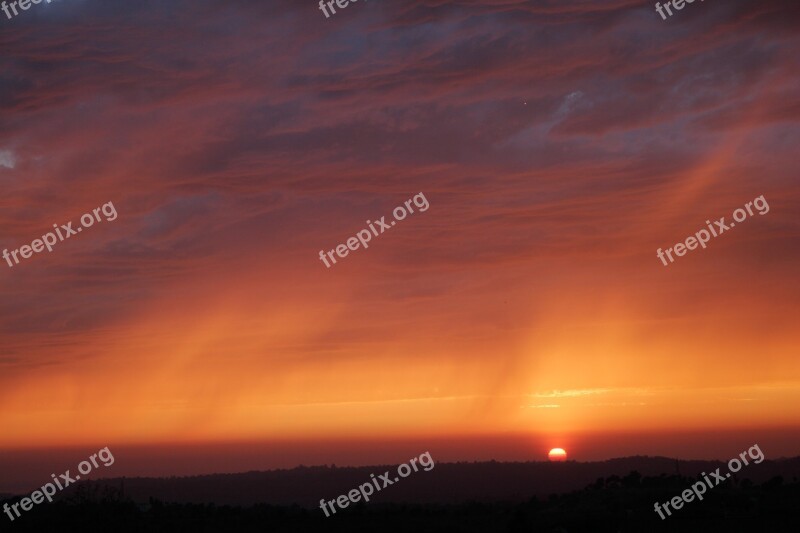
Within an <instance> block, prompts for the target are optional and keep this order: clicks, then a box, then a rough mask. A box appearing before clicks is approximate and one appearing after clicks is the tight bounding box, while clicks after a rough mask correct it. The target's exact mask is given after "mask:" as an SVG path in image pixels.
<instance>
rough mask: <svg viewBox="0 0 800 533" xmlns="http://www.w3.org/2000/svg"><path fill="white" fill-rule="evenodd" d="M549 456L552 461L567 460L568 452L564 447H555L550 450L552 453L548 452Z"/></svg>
mask: <svg viewBox="0 0 800 533" xmlns="http://www.w3.org/2000/svg"><path fill="white" fill-rule="evenodd" d="M547 458H548V459H550V460H551V461H566V460H567V452H565V451H564V449H563V448H553V449H552V450H550V453H548V454H547Z"/></svg>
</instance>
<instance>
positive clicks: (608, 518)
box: [0, 471, 800, 533]
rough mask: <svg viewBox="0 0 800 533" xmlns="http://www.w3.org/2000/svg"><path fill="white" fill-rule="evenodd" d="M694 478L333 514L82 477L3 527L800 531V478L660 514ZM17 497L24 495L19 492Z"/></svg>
mask: <svg viewBox="0 0 800 533" xmlns="http://www.w3.org/2000/svg"><path fill="white" fill-rule="evenodd" d="M695 481H697V479H696V478H693V477H686V476H679V475H672V476H667V475H663V474H662V475H660V476H650V477H643V476H642V475H641V474H639V473H638V472H636V471H633V472H630V473H629V474H627V475H625V476H617V475H612V476H609V477H600V478H598V479H597V480H596V481H595V482H593V483H591V484H590V485H589V486H588V487H586V488H585V489H583V490H579V491H573V492H570V493H567V494H563V495H555V494H553V495H550V496H549V497H545V498H536V497H532V498H530V499H529V500H528V501H526V502H524V503H478V502H467V503H463V504H458V505H454V504H421V505H420V504H416V505H415V504H391V503H388V504H387V503H373V502H371V503H368V504H364V503H358V504H356V505H351V507H349V508H348V509H344V510H338V512H337V513H336V514H335V515H334V516H331V517H329V518H326V517H325V516H324V514H323V513H322V511H321V510H319V509H308V508H304V507H300V506H297V505H294V506H271V505H263V504H260V505H254V506H250V507H231V506H217V505H212V504H175V503H172V504H166V503H163V502H161V501H158V500H155V499H151V500H150V501H149V502H148V503H134V502H132V501H130V500H128V499H127V498H126V497H124V496H123V495H122V494H121V492H120V491H117V490H114V489H113V488H109V487H101V486H100V485H97V484H95V485H85V486H83V487H79V490H78V491H76V492H74V493H73V494H71V495H70V496H69V497H68V498H66V499H63V500H61V501H58V502H55V503H52V504H43V505H37V506H35V507H34V508H33V509H32V510H31V511H28V512H26V513H24V514H23V516H22V517H21V518H19V519H17V520H15V521H14V522H13V523H11V522H10V521H9V520H8V518H7V517H4V518H3V519H2V520H3V522H2V523H3V525H2V526H0V530H2V531H18V532H31V533H34V532H35V533H43V532H50V531H52V532H73V531H74V532H82V533H95V532H97V533H111V532H113V533H134V532H136V533H139V532H148V533H149V532H152V533H161V532H164V533H176V532H191V533H202V532H208V533H216V532H220V533H250V532H252V533H256V532H258V533H265V532H270V533H272V532H274V533H279V532H302V533H307V532H316V531H332V532H343V533H344V532H347V533H358V532H364V533H367V532H370V533H374V532H378V531H379V532H382V533H383V532H386V533H391V532H404V533H405V532H412V533H425V532H431V533H433V532H437V533H438V532H448V533H450V532H452V533H455V532H464V533H471V532H491V533H494V532H509V533H522V532H525V533H531V532H564V533H575V532H592V533H597V532H609V533H611V532H631V533H633V532H636V533H641V532H651V531H652V532H661V531H664V532H667V531H669V532H673V531H674V532H701V531H702V532H703V533H712V532H718V531H725V532H742V533H744V532H747V533H753V532H760V531H768V532H770V533H780V532H792V533H796V532H797V531H798V526H799V525H800V483H798V482H797V481H796V480H792V481H791V482H786V481H785V480H784V479H783V478H782V477H780V476H777V477H774V478H772V479H770V480H767V481H766V482H763V483H761V484H755V483H753V482H750V481H749V480H744V481H741V482H732V481H728V482H726V483H724V484H721V485H719V486H717V487H715V488H713V489H710V490H709V491H708V492H707V493H706V494H705V496H704V498H705V499H704V500H702V501H693V502H690V503H687V504H685V505H684V507H683V508H682V509H680V510H677V511H674V512H673V515H672V516H671V517H668V518H667V519H666V520H661V519H660V518H659V517H658V515H657V514H656V513H655V512H654V510H653V504H654V503H655V502H656V501H658V502H665V501H667V500H669V499H671V498H672V497H673V496H676V495H678V494H680V493H681V492H682V491H683V490H685V489H686V488H688V487H689V486H690V485H691V484H692V483H694V482H695ZM12 501H17V499H16V498H15V499H14V500H12Z"/></svg>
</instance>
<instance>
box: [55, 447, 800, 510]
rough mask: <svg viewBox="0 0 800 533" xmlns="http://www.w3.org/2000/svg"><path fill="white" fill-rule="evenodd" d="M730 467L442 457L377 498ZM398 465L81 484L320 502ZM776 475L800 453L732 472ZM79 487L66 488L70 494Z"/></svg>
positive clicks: (222, 501) (562, 489)
mask: <svg viewBox="0 0 800 533" xmlns="http://www.w3.org/2000/svg"><path fill="white" fill-rule="evenodd" d="M718 467H720V469H721V472H727V466H726V465H725V464H723V463H721V462H718V461H676V460H675V459H669V458H666V457H626V458H621V459H612V460H608V461H602V462H589V463H579V462H574V461H567V462H565V463H547V462H524V463H520V462H517V463H499V462H494V461H491V462H480V463H464V462H460V463H439V464H436V466H435V468H434V469H433V470H430V471H428V472H425V471H423V470H422V469H420V470H419V471H418V472H415V473H411V475H409V476H408V477H407V478H405V479H400V480H399V481H397V482H396V483H394V484H393V485H391V486H388V487H386V488H384V489H382V490H381V491H379V492H376V493H375V494H374V495H373V496H372V501H374V502H384V503H390V502H391V503H403V502H408V503H441V504H446V503H460V502H465V501H476V502H500V501H505V502H521V501H527V500H528V499H530V498H531V497H532V496H537V497H547V496H549V495H550V494H563V493H566V492H570V491H575V490H580V489H583V488H585V487H587V486H588V485H590V484H592V483H594V482H596V480H597V479H598V478H601V477H604V478H609V477H613V476H618V477H619V478H623V477H624V476H626V475H628V474H629V473H630V472H631V471H637V472H638V473H639V474H641V475H642V476H651V477H653V476H660V475H666V476H671V475H674V474H676V472H677V471H679V472H680V475H681V476H686V477H691V478H695V477H697V476H698V474H700V473H701V472H706V473H708V472H712V471H714V470H715V469H716V468H718ZM396 468H397V467H396V465H378V466H370V467H346V468H340V467H335V466H314V467H304V466H300V467H297V468H293V469H291V470H271V471H266V472H247V473H240V474H214V475H205V476H193V477H172V478H124V479H120V478H117V479H106V480H99V481H92V482H87V483H84V482H81V483H79V484H78V485H77V486H78V487H83V490H89V491H91V492H95V493H99V492H103V491H107V490H123V491H124V496H125V498H129V499H131V500H133V501H134V502H141V503H144V502H147V501H148V500H149V499H150V498H151V497H152V498H155V499H157V500H161V501H164V502H174V503H214V504H217V505H226V504H227V505H252V504H257V503H267V504H272V505H291V504H298V505H301V506H305V507H318V506H319V500H320V499H321V498H325V499H327V500H331V499H333V498H335V497H336V496H338V495H340V494H345V493H347V492H348V491H350V490H351V489H354V488H357V487H358V486H359V485H360V484H362V483H367V482H369V481H370V480H371V479H372V478H371V477H370V474H375V476H378V475H380V474H382V473H383V472H385V471H386V470H388V471H389V472H390V478H391V479H394V477H396V476H397V474H396ZM776 476H782V477H783V478H784V479H785V480H786V481H787V482H792V481H797V478H800V458H793V459H783V460H775V461H769V460H767V461H764V462H762V463H761V464H758V465H756V464H751V465H749V466H746V467H744V468H743V469H742V470H741V471H740V472H739V473H738V474H736V475H734V477H733V478H732V479H733V480H734V483H738V482H740V481H741V480H744V479H749V480H751V481H753V482H754V483H757V484H760V483H763V482H765V481H767V480H769V479H771V478H774V477H776ZM72 491H73V489H68V490H67V491H66V494H65V495H66V496H69V495H70V494H71V493H72Z"/></svg>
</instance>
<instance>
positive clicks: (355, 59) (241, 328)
mask: <svg viewBox="0 0 800 533" xmlns="http://www.w3.org/2000/svg"><path fill="white" fill-rule="evenodd" d="M799 12H800V8H798V5H797V2H795V1H789V0H785V1H778V0H764V1H727V0H726V1H724V2H723V1H708V2H703V3H700V2H695V3H694V4H692V5H687V6H686V8H685V9H683V10H682V11H680V12H678V13H676V15H675V16H673V17H672V18H671V19H669V20H667V21H662V20H661V17H659V16H658V15H657V14H656V13H655V11H654V9H653V7H652V3H650V2H640V1H632V0H594V1H582V0H581V1H578V0H572V1H555V0H553V1H515V0H482V1H466V0H465V1H442V0H425V1H405V0H385V1H380V2H378V1H370V2H367V1H362V2H357V3H354V4H351V5H350V6H348V7H347V8H346V9H344V10H341V11H339V12H337V14H336V15H335V16H333V17H331V18H330V19H326V18H325V17H324V15H322V13H321V12H320V11H319V9H318V6H317V4H316V3H315V2H314V1H312V0H307V1H303V2H299V1H297V0H292V1H288V0H287V1H282V0H268V1H264V2H245V1H231V0H226V1H225V2H222V1H209V0H206V1H198V0H193V1H191V2H190V1H184V0H170V1H168V2H165V1H158V2H156V1H141V2H122V1H116V0H114V1H104V2H100V1H97V0H65V1H62V2H54V3H52V4H49V5H48V4H45V3H42V4H39V5H33V6H31V8H30V9H29V10H28V11H24V12H21V14H20V15H19V16H17V17H15V18H14V19H13V20H7V19H6V17H5V16H4V15H2V13H0V187H2V191H3V194H2V196H1V197H0V247H2V248H3V249H8V250H14V249H17V248H20V247H21V246H23V245H26V244H28V245H29V244H30V243H31V241H33V240H34V239H37V238H40V237H41V236H42V235H43V234H44V233H47V232H48V231H50V230H51V229H52V227H53V224H56V223H57V224H59V225H60V224H66V223H67V222H68V221H73V225H75V224H77V223H78V220H79V219H80V216H81V215H82V214H84V213H86V212H91V210H92V209H94V208H96V207H99V206H101V205H103V204H105V203H107V202H113V205H114V206H115V208H116V210H117V212H118V218H117V219H116V220H114V221H106V220H103V222H101V223H97V224H95V225H94V226H93V227H92V228H90V229H85V230H84V231H83V232H82V233H81V234H80V235H76V236H73V237H71V238H70V239H68V240H66V241H64V242H60V243H58V244H57V245H56V246H55V247H54V249H53V252H52V253H48V252H47V251H44V252H43V253H38V254H35V255H34V256H33V257H32V258H30V259H26V260H24V261H22V262H21V263H20V264H19V265H15V266H14V267H13V268H9V267H8V265H7V264H6V263H5V261H2V262H0V291H2V299H0V428H2V430H0V467H2V468H3V469H4V470H5V469H9V468H11V466H10V465H11V463H15V462H17V458H18V457H20V455H19V454H21V453H23V452H24V453H33V452H31V450H34V451H36V453H38V454H39V455H40V456H43V455H46V454H47V453H49V452H48V450H55V449H66V448H69V449H75V450H79V451H80V452H79V454H78V455H79V456H85V455H88V454H89V453H92V452H94V451H96V450H97V449H99V448H102V447H104V446H112V449H113V446H117V447H122V448H124V447H126V446H127V447H130V449H134V448H136V449H137V450H140V451H141V450H144V449H151V450H155V451H154V452H153V453H154V454H157V453H161V454H164V453H172V452H169V450H170V449H171V447H173V446H182V447H186V446H212V445H213V446H217V445H227V444H230V445H232V446H233V445H238V444H236V443H263V446H264V449H268V448H269V447H270V446H278V444H276V443H283V444H280V446H284V447H291V448H292V449H293V450H294V452H293V453H294V455H292V456H291V459H286V458H285V457H284V458H283V459H282V460H279V459H278V458H275V460H274V461H272V460H269V461H263V460H262V461H261V462H258V461H256V459H254V462H253V463H252V464H249V463H248V464H245V463H246V462H243V463H242V464H237V465H236V468H242V469H247V468H248V467H250V466H253V467H255V466H258V467H263V468H267V467H270V466H276V465H284V466H291V465H292V464H299V463H305V464H322V463H332V462H336V463H343V464H348V463H352V464H355V463H362V462H364V461H367V459H364V458H365V457H368V458H372V457H378V455H379V454H378V455H375V454H376V452H375V450H376V449H378V450H380V449H381V446H382V444H381V443H386V444H385V445H386V446H388V447H387V448H385V449H386V450H389V449H390V447H391V446H394V445H396V444H397V443H398V442H413V443H415V445H414V446H413V447H410V448H409V449H410V450H411V452H412V453H419V452H421V451H423V448H420V447H419V446H425V447H426V448H424V449H427V448H430V451H431V453H432V454H433V456H434V457H435V458H436V459H437V460H441V459H445V460H447V459H451V460H455V459H466V460H473V459H485V458H516V459H521V460H543V459H544V458H545V457H546V452H547V450H548V449H549V448H550V447H554V446H560V447H563V448H565V449H567V452H568V453H569V454H570V458H571V459H576V460H588V459H604V458H609V457H618V456H621V455H625V454H636V453H639V454H642V455H644V454H656V453H658V454H663V455H671V456H679V457H686V458H689V457H695V458H706V457H711V458H714V457H721V458H725V457H728V456H729V455H731V453H734V456H735V452H738V451H740V450H741V449H742V448H741V446H742V444H741V443H744V444H746V445H750V444H753V443H756V442H757V443H759V444H760V445H761V447H762V449H763V450H764V452H765V454H766V455H767V457H768V458H770V457H777V456H789V455H798V454H800V445H798V428H800V409H798V406H800V357H798V352H799V351H800V342H798V341H800V333H799V331H800V330H798V320H799V319H800V311H799V308H798V301H800V282H799V281H798V266H799V265H800V246H799V245H800V222H799V221H798V213H800V184H799V183H798V175H797V146H798V141H800V128H799V127H798V126H799V125H800V68H798V66H800V61H798V50H799V48H798V45H799V44H800V42H799V41H800V37H799V36H798V35H800V34H798V32H797V29H798V24H800V13H799ZM420 192H421V193H423V194H424V195H425V197H426V198H427V200H428V201H429V203H430V208H429V209H428V210H427V211H425V212H424V213H421V212H416V213H414V214H413V215H411V216H409V217H408V218H407V219H406V220H404V221H403V222H402V223H398V224H397V225H396V226H394V227H392V229H391V231H388V232H387V233H385V234H382V235H380V236H379V237H376V238H374V239H373V241H372V242H371V243H370V247H369V248H368V249H359V250H357V251H355V252H350V255H348V257H346V258H344V259H339V262H338V263H337V264H336V265H335V266H333V267H332V268H330V269H328V268H326V267H325V266H324V265H323V264H322V262H321V261H320V260H319V257H318V254H319V251H320V250H321V249H322V250H330V249H332V248H335V247H336V246H337V245H338V244H340V243H344V242H345V241H346V240H347V239H348V238H349V237H351V236H353V235H355V234H356V232H358V231H359V230H361V229H363V228H364V227H365V226H366V220H375V219H378V218H380V217H381V216H387V219H388V218H390V217H391V212H392V210H393V209H394V208H395V207H396V206H397V205H402V204H403V202H405V201H406V200H407V199H410V198H412V197H413V196H414V195H416V194H418V193H420ZM761 195H763V196H764V198H765V199H766V201H767V202H768V205H769V212H768V213H767V214H765V215H759V214H758V213H755V214H754V215H753V216H752V217H748V218H747V219H746V220H745V221H744V222H741V223H739V224H737V225H736V227H735V228H731V230H729V232H725V233H724V234H723V235H720V236H719V237H717V238H713V239H711V241H710V242H709V243H708V248H707V249H705V250H701V249H697V250H694V251H691V252H689V253H687V254H686V255H685V256H683V257H681V258H678V259H677V260H676V262H675V263H673V264H670V265H669V266H667V267H665V266H663V264H662V263H661V261H660V260H659V259H658V258H657V257H656V250H657V249H659V248H664V249H666V248H670V247H673V246H674V245H675V243H678V242H681V241H684V240H685V239H686V237H688V236H690V235H693V234H694V233H695V232H697V231H699V230H701V229H703V228H705V227H706V223H705V221H706V220H711V221H714V220H717V219H719V218H720V217H723V216H724V217H726V220H727V221H728V222H730V220H731V213H732V212H733V211H734V210H735V209H737V208H739V207H743V206H744V205H745V204H746V203H747V202H751V201H753V199H755V198H757V197H759V196H761ZM623 435H628V436H627V437H623ZM630 435H638V436H639V437H636V438H639V439H641V440H639V441H636V442H637V443H639V444H637V446H635V447H632V446H630V445H629V444H630V442H631V440H630V439H631V438H633V437H630ZM681 435H693V437H691V438H688V437H685V436H684V437H682V436H681ZM719 435H731V438H732V439H734V438H735V439H739V440H737V441H736V442H735V443H734V442H733V441H728V440H725V439H720V438H718V437H719ZM615 436H618V438H617V437H615ZM709 438H710V439H711V440H708V439H709ZM470 439H473V440H472V441H470ZM687 439H688V440H687ZM694 439H696V441H697V442H698V446H697V447H696V448H692V447H691V446H687V445H686V443H687V442H691V441H692V440H694ZM467 441H470V442H474V443H475V444H474V445H470V446H469V447H467V448H465V447H464V446H466V445H465V444H464V443H465V442H467ZM740 441H741V443H740ZM701 442H703V443H705V444H700V443H701ZM286 443H294V444H293V445H291V446H289V445H288V444H286ZM448 443H449V444H448ZM481 443H482V444H481ZM526 443H527V444H526ZM709 443H711V444H709ZM417 444H418V445H417ZM459 446H460V447H459ZM526 446H527V448H526ZM37 450H38V451H37ZM84 451H85V452H86V453H84ZM367 451H369V452H370V453H372V454H373V455H370V456H365V455H363V454H361V455H360V453H361V452H364V453H366V452H367ZM576 451H577V452H578V453H576ZM141 453H143V452H141ZM219 453H220V454H221V453H222V452H219ZM404 453H405V452H404ZM144 455H146V454H144ZM26 457H27V456H26ZM252 457H258V454H256V453H253V454H252ZM262 459H263V457H262ZM380 459H381V460H385V461H387V462H401V461H403V460H405V459H407V457H406V456H405V455H399V456H397V457H395V455H393V454H391V453H389V452H387V453H385V454H384V455H382V456H380ZM395 459H396V460H395ZM62 463H63V462H61V463H56V466H54V467H53V468H57V465H58V464H62ZM201 463H203V462H202V461H200V460H198V461H197V463H196V464H195V470H196V471H198V472H199V471H201V470H203V471H205V469H207V464H205V463H203V464H201ZM131 464H132V463H131ZM137 464H139V465H145V464H147V463H146V462H140V463H137ZM67 466H69V464H66V465H64V467H63V468H61V470H63V469H64V468H66V467H67ZM150 466H151V468H150V470H147V468H146V467H144V466H141V468H140V469H139V470H137V468H139V467H137V468H132V467H131V466H130V464H129V465H128V466H127V467H126V466H125V465H124V461H120V460H118V462H117V464H116V465H115V467H114V468H119V469H120V470H118V472H127V473H129V474H131V473H133V474H135V473H138V472H144V471H147V472H148V473H152V474H160V475H166V474H170V473H172V471H171V470H170V465H169V464H166V463H165V464H164V465H163V468H160V469H154V468H153V467H152V464H151V465H150ZM126 468H127V470H126ZM219 468H225V466H220V467H219ZM231 468H232V467H231ZM185 470H186V471H187V472H192V464H191V462H189V463H187V466H186V467H185ZM49 472H50V471H49V470H48V472H47V476H48V477H49ZM114 474H115V473H114V472H109V475H114ZM9 483H10V482H9ZM7 485H8V483H7ZM7 488H8V487H7V486H3V485H2V484H0V491H2V490H4V489H7Z"/></svg>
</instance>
